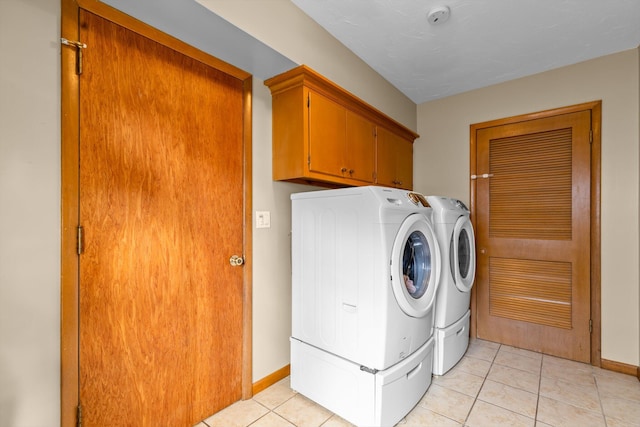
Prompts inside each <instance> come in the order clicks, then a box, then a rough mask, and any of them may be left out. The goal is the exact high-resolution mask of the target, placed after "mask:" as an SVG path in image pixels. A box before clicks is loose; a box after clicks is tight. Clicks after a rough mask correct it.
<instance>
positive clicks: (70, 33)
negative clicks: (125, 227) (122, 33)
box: [60, 0, 252, 427]
mask: <svg viewBox="0 0 640 427" xmlns="http://www.w3.org/2000/svg"><path fill="white" fill-rule="evenodd" d="M80 9H85V10H87V11H89V12H92V13H94V14H96V15H98V16H100V17H102V18H105V19H107V20H109V21H112V22H114V23H116V24H118V25H121V26H123V27H125V28H127V29H129V30H131V31H134V32H136V33H138V34H140V35H142V36H145V37H148V38H149V39H151V40H154V41H156V42H158V43H160V44H162V45H164V46H167V47H169V48H171V49H174V50H176V51H178V52H180V53H182V54H184V55H186V56H188V57H191V58H193V59H196V60H198V61H200V62H202V63H205V64H207V65H209V66H211V67H214V68H216V69H218V70H220V71H223V72H224V73H226V74H229V75H231V76H233V77H235V78H237V79H239V80H241V81H242V83H243V85H242V86H243V94H242V96H243V167H244V176H243V194H242V198H243V219H242V221H243V230H244V233H243V250H244V254H243V256H244V266H243V279H242V281H243V283H242V288H243V306H242V378H241V383H242V399H249V398H251V396H252V256H251V255H252V219H251V218H252V217H251V212H252V186H251V182H252V175H251V173H252V172H251V162H252V156H251V144H252V127H251V122H252V105H251V99H252V75H251V74H249V73H247V72H246V71H243V70H241V69H239V68H236V67H234V66H233V65H230V64H228V63H226V62H224V61H222V60H219V59H217V58H214V57H213V56H211V55H209V54H207V53H205V52H203V51H201V50H199V49H196V48H194V47H193V46H190V45H188V44H186V43H184V42H182V41H180V40H178V39H176V38H174V37H172V36H170V35H168V34H166V33H163V32H161V31H160V30H158V29H155V28H153V27H151V26H149V25H147V24H145V23H143V22H141V21H138V20H137V19H134V18H132V17H131V16H129V15H126V14H124V13H123V12H120V11H118V10H117V9H114V8H112V7H111V6H108V5H106V4H104V3H102V2H100V1H98V0H61V37H64V38H66V39H68V40H78V38H79V28H78V25H79V12H80ZM88 48H89V49H90V48H91V47H90V46H89V47H88ZM79 83H80V82H79V78H78V76H77V75H76V49H75V48H73V47H70V46H64V45H62V48H61V261H60V262H61V271H60V288H61V291H60V310H61V311H60V328H61V330H60V369H61V372H60V425H61V426H62V427H72V426H75V425H76V418H77V407H78V403H79V397H80V387H79V381H80V377H79V334H78V327H79V290H80V286H79V274H78V273H79V259H78V258H79V257H78V254H77V227H78V226H79V225H80V215H79V214H80V212H79V184H80V177H79V171H80V159H79V156H78V154H79V145H80V134H79V129H80V114H79V111H80V110H79V107H80V93H79V88H80V84H79Z"/></svg>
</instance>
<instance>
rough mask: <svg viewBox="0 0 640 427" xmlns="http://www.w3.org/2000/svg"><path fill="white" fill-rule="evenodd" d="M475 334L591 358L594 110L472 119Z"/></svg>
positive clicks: (577, 357)
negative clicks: (478, 121)
mask: <svg viewBox="0 0 640 427" xmlns="http://www.w3.org/2000/svg"><path fill="white" fill-rule="evenodd" d="M473 129H474V130H475V141H476V161H477V171H476V175H478V178H477V180H476V181H475V200H474V208H475V210H476V212H475V218H476V224H475V227H476V238H477V257H478V260H477V266H478V268H477V275H476V290H477V336H478V337H479V338H484V339H488V340H491V341H497V342H500V343H505V344H509V345H513V346H516V347H521V348H527V349H532V350H536V351H541V352H543V353H546V354H552V355H556V356H560V357H565V358H569V359H573V360H578V361H582V362H589V361H590V356H591V352H590V350H591V349H590V343H591V340H590V338H591V337H590V317H591V316H590V313H591V294H590V288H591V286H590V285H591V282H590V267H591V263H590V241H591V240H590V236H591V234H590V230H591V224H590V217H591V198H590V195H591V144H590V135H591V112H590V110H583V111H576V112H571V113H563V114H558V115H539V116H537V117H536V118H533V119H532V118H531V117H528V118H527V119H526V120H522V121H513V120H510V121H507V122H506V123H503V124H500V123H497V124H492V125H490V126H485V125H482V124H479V125H474V127H473Z"/></svg>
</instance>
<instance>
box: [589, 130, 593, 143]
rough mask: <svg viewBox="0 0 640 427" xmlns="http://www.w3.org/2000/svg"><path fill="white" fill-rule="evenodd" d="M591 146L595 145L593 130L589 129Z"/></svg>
mask: <svg viewBox="0 0 640 427" xmlns="http://www.w3.org/2000/svg"><path fill="white" fill-rule="evenodd" d="M589 144H593V130H591V129H589Z"/></svg>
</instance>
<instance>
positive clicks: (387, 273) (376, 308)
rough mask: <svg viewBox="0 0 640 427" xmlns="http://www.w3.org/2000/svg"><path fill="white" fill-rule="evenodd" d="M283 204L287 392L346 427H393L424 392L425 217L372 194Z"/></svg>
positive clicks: (428, 257) (421, 206)
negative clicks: (288, 283) (287, 269)
mask: <svg viewBox="0 0 640 427" xmlns="http://www.w3.org/2000/svg"><path fill="white" fill-rule="evenodd" d="M291 199H292V337H291V386H292V388H293V389H295V390H297V391H298V392H300V393H302V394H303V395H306V396H307V397H309V398H310V399H312V400H314V401H316V402H318V403H319V404H321V405H323V406H325V407H326V408H328V409H330V410H331V411H333V412H334V413H336V414H338V415H340V416H341V417H342V418H344V419H346V420H347V421H350V422H351V423H353V424H355V425H362V426H382V425H394V424H395V423H397V422H398V421H399V420H401V419H402V418H403V417H404V416H405V415H406V414H407V413H408V412H409V411H410V410H411V408H413V406H415V404H416V403H417V402H418V401H419V400H420V398H421V397H422V395H423V394H424V393H425V392H426V390H427V388H428V387H429V385H430V383H431V367H432V363H433V345H434V344H433V320H434V303H435V295H436V291H437V286H438V283H439V279H440V266H441V260H440V250H439V247H438V243H437V238H436V235H435V231H434V229H433V227H432V225H431V215H432V210H431V209H430V208H429V207H428V204H427V201H426V198H425V197H424V196H422V195H420V194H417V193H413V192H409V191H405V190H399V189H391V188H384V187H374V186H369V187H355V188H346V189H338V190H324V191H314V192H307V193H298V194H293V195H292V196H291Z"/></svg>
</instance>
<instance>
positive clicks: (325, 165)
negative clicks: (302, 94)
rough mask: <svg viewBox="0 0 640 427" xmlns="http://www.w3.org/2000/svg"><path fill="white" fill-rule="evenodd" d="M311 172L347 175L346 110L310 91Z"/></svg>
mask: <svg viewBox="0 0 640 427" xmlns="http://www.w3.org/2000/svg"><path fill="white" fill-rule="evenodd" d="M308 99H309V102H308V104H307V105H308V109H309V159H308V162H309V171H310V172H319V173H325V174H329V175H334V176H339V177H342V176H344V174H345V172H346V171H347V170H348V165H347V163H346V159H345V144H346V140H347V137H346V109H345V108H344V107H343V106H342V105H340V104H338V103H337V102H333V101H332V100H330V99H328V98H326V97H324V96H322V95H320V94H317V93H315V92H313V91H309V98H308Z"/></svg>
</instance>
